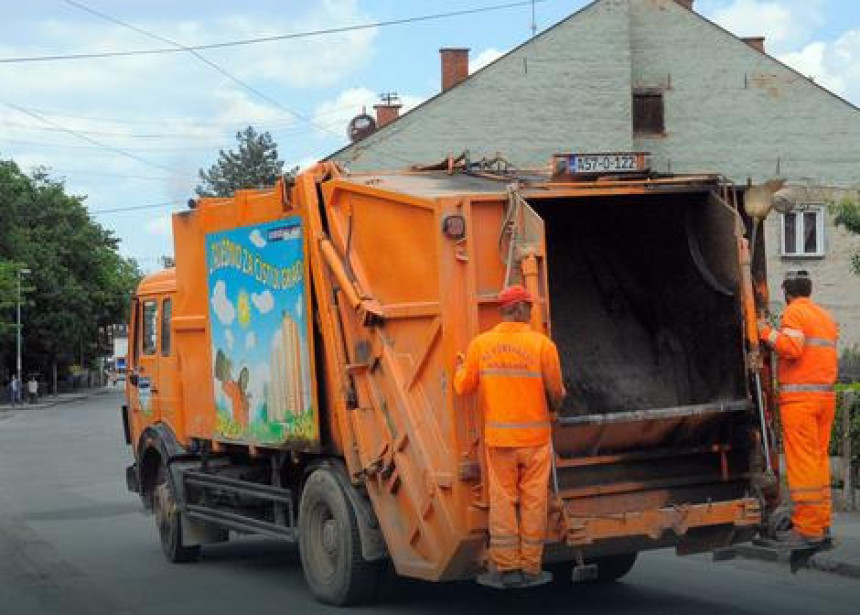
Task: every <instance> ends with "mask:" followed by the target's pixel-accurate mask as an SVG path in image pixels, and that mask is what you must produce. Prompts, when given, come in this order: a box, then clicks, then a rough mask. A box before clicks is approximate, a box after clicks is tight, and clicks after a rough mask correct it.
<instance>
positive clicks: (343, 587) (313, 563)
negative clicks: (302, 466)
mask: <svg viewBox="0 0 860 615" xmlns="http://www.w3.org/2000/svg"><path fill="white" fill-rule="evenodd" d="M299 553H300V555H301V559H302V570H303V571H304V574H305V580H306V581H307V583H308V586H310V589H311V592H313V594H314V596H316V597H317V599H319V600H320V601H322V602H326V603H328V604H335V605H338V606H345V605H350V604H359V603H364V602H369V601H370V600H372V599H373V598H374V597H375V596H376V591H377V587H378V585H379V581H380V576H381V572H382V565H381V564H380V563H379V562H368V561H366V560H365V559H364V558H363V557H362V554H361V537H360V535H359V530H358V523H357V521H356V518H355V511H354V510H353V508H352V505H351V504H350V501H349V497H348V496H347V494H346V493H345V492H344V490H343V487H341V485H340V482H339V481H338V480H337V478H336V477H335V476H334V474H333V472H332V470H329V469H325V468H322V469H319V470H316V471H314V473H313V474H311V475H310V477H309V478H308V480H307V482H306V483H305V486H304V489H303V490H302V499H301V503H300V504H299Z"/></svg>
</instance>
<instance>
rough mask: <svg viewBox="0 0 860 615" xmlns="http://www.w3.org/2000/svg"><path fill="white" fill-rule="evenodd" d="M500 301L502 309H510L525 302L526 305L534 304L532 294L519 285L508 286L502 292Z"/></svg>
mask: <svg viewBox="0 0 860 615" xmlns="http://www.w3.org/2000/svg"><path fill="white" fill-rule="evenodd" d="M498 299H499V306H501V307H508V306H509V305H513V304H514V303H519V302H520V301H525V302H526V303H533V302H534V299H533V298H532V295H531V293H530V292H529V291H527V290H526V289H525V288H523V287H522V286H520V285H519V284H516V285H514V286H508V287H507V288H505V289H504V290H502V292H500V293H499V297H498Z"/></svg>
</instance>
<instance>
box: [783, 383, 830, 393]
mask: <svg viewBox="0 0 860 615" xmlns="http://www.w3.org/2000/svg"><path fill="white" fill-rule="evenodd" d="M833 390H834V387H833V385H832V384H783V385H780V387H779V392H780V393H831V392H833Z"/></svg>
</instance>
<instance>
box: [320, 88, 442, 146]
mask: <svg viewBox="0 0 860 615" xmlns="http://www.w3.org/2000/svg"><path fill="white" fill-rule="evenodd" d="M424 100H426V99H425V98H423V97H421V96H414V95H412V94H401V95H400V104H401V105H402V107H401V108H400V115H403V114H404V113H407V112H408V111H410V110H411V109H414V108H415V107H417V106H418V105H420V104H421V103H422V102H424ZM379 102H380V99H379V94H378V93H377V92H375V91H374V90H371V89H370V88H366V87H357V88H349V89H346V90H343V91H342V92H341V93H340V94H338V95H337V97H336V98H334V99H331V100H327V101H325V102H323V103H321V104H319V105H317V108H316V109H315V110H314V115H313V122H314V124H316V125H317V126H320V127H323V128H326V129H327V130H331V131H333V132H342V133H343V134H344V135H346V129H347V126H348V125H349V122H350V120H351V119H352V118H354V117H355V116H356V115H358V114H359V113H361V112H362V110H364V111H365V112H366V113H367V114H368V115H370V116H371V117H373V118H374V119H376V112H375V111H374V109H373V106H374V105H377V104H379Z"/></svg>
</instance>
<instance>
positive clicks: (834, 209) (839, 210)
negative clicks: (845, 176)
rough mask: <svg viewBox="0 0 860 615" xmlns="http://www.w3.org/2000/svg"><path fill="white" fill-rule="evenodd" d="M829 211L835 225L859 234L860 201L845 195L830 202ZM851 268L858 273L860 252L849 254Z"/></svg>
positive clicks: (859, 270)
mask: <svg viewBox="0 0 860 615" xmlns="http://www.w3.org/2000/svg"><path fill="white" fill-rule="evenodd" d="M830 212H831V213H832V214H833V222H834V223H835V224H836V226H841V227H842V228H844V229H845V230H847V231H849V232H851V233H855V234H860V203H858V202H857V201H855V200H853V199H851V198H849V197H847V196H846V197H845V198H843V199H842V200H841V201H839V202H838V203H831V205H830ZM851 270H852V271H853V272H854V273H855V274H857V275H860V252H855V253H854V254H852V255H851Z"/></svg>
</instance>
